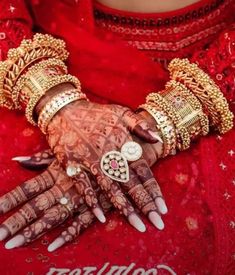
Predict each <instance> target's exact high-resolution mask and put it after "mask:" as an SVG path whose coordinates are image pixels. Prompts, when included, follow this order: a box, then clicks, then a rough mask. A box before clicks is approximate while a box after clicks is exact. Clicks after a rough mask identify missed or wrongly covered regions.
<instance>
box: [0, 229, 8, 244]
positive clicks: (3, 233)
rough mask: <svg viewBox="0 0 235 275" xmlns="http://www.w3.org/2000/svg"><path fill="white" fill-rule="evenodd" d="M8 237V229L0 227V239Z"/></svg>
mask: <svg viewBox="0 0 235 275" xmlns="http://www.w3.org/2000/svg"><path fill="white" fill-rule="evenodd" d="M7 237H8V231H7V230H6V229H5V228H0V241H3V240H4V239H6V238H7Z"/></svg>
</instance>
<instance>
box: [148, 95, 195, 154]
mask: <svg viewBox="0 0 235 275" xmlns="http://www.w3.org/2000/svg"><path fill="white" fill-rule="evenodd" d="M146 101H147V103H150V102H153V103H154V104H156V105H157V106H159V108H160V109H162V110H163V111H164V112H165V113H166V114H167V115H168V116H169V117H170V119H171V120H172V121H173V123H174V125H175V128H176V132H177V140H178V141H177V148H178V149H179V150H180V151H183V150H186V149H188V148H189V147H190V135H189V133H188V131H187V129H186V128H185V127H184V126H183V125H181V121H182V120H181V117H180V116H179V114H178V113H177V112H176V111H175V109H174V108H173V106H172V105H171V104H170V103H169V102H168V101H167V100H166V99H165V98H164V97H163V96H161V95H160V93H151V94H149V95H148V96H147V98H146Z"/></svg>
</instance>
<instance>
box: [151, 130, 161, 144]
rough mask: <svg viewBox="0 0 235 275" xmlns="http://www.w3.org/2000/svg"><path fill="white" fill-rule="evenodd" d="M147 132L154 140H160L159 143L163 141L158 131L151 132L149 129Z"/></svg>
mask: <svg viewBox="0 0 235 275" xmlns="http://www.w3.org/2000/svg"><path fill="white" fill-rule="evenodd" d="M148 132H149V134H150V135H151V136H152V137H154V138H155V139H156V140H158V141H160V142H161V143H163V140H162V138H161V137H160V136H159V133H158V132H153V131H151V130H149V131H148Z"/></svg>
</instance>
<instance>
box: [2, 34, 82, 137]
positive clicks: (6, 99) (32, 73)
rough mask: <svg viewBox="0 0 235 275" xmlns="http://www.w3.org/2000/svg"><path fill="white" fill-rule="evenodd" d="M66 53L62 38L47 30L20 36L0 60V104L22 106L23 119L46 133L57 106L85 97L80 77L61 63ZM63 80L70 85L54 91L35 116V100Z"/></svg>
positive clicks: (60, 106)
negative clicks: (65, 88) (71, 86)
mask: <svg viewBox="0 0 235 275" xmlns="http://www.w3.org/2000/svg"><path fill="white" fill-rule="evenodd" d="M67 57H68V52H67V50H66V49H65V43H64V41H62V40H60V39H55V38H53V37H52V36H50V35H47V34H46V35H44V34H35V35H34V37H33V39H27V40H23V41H22V42H21V44H20V46H19V47H18V48H15V49H10V50H9V52H8V56H7V60H6V61H3V62H0V106H4V107H7V108H9V109H24V110H25V115H26V118H27V120H28V121H29V122H30V123H31V124H33V125H37V124H38V126H39V127H40V129H41V130H42V132H43V133H46V130H47V126H48V124H49V122H50V120H51V119H52V118H53V116H54V115H55V114H56V113H57V112H58V111H59V110H60V109H61V108H63V107H64V106H65V105H67V104H69V103H71V102H73V101H75V100H79V99H87V98H86V96H85V95H84V94H83V93H81V86H80V81H79V80H78V79H77V78H76V77H74V76H72V75H69V74H68V70H67V67H66V65H65V64H64V61H65V60H66V59H67ZM63 83H71V84H72V85H73V86H74V89H72V90H70V91H67V92H59V93H58V94H56V96H54V97H53V98H52V99H51V100H50V102H49V103H47V104H46V106H44V108H43V109H42V110H41V111H40V114H39V117H38V119H36V118H35V116H34V109H35V107H36V105H37V103H38V102H39V100H40V99H41V98H42V97H43V96H44V95H45V94H46V93H47V91H49V90H50V89H52V88H53V87H55V86H57V85H59V84H63Z"/></svg>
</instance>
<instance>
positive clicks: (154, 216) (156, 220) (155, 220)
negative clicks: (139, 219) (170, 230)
mask: <svg viewBox="0 0 235 275" xmlns="http://www.w3.org/2000/svg"><path fill="white" fill-rule="evenodd" d="M149 220H150V221H151V222H152V224H153V225H154V226H155V227H156V228H157V229H159V230H163V229H164V223H163V221H162V219H161V217H160V216H159V215H158V213H157V212H153V211H152V212H150V213H149Z"/></svg>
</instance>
